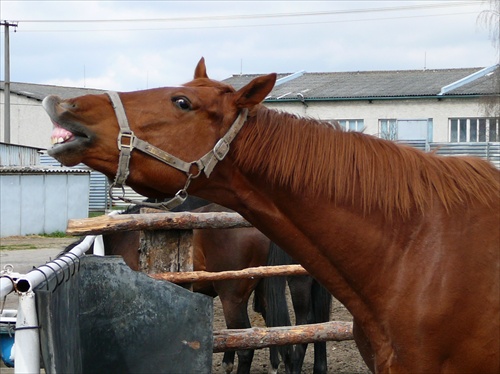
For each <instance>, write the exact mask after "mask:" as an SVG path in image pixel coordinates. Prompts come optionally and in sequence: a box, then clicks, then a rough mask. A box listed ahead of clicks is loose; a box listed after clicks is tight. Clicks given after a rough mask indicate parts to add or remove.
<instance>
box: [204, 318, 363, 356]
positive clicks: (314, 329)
mask: <svg viewBox="0 0 500 374" xmlns="http://www.w3.org/2000/svg"><path fill="white" fill-rule="evenodd" d="M353 339H354V338H353V335H352V323H351V322H339V321H332V322H325V323H315V324H310V325H299V326H291V327H290V326H287V327H268V328H262V327H253V328H250V329H241V330H235V329H231V330H220V331H214V347H213V351H214V353H217V352H225V351H234V350H241V349H260V348H266V347H271V346H275V345H288V344H301V343H314V342H326V341H343V340H353Z"/></svg>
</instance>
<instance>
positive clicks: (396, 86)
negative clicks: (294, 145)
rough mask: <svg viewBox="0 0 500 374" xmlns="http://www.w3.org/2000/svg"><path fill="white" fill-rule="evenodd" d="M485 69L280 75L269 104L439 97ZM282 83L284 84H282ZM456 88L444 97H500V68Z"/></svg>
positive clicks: (244, 79) (236, 81)
mask: <svg viewBox="0 0 500 374" xmlns="http://www.w3.org/2000/svg"><path fill="white" fill-rule="evenodd" d="M482 70H483V68H463V69H438V70H393V71H356V72H333V73H307V72H303V73H296V75H297V77H296V78H294V79H290V80H286V77H287V76H289V75H290V74H278V81H277V85H276V86H275V87H274V89H273V90H272V92H271V93H270V95H269V96H268V98H267V99H266V101H277V100H283V101H284V100H293V101H296V100H298V96H297V94H299V93H300V94H302V95H303V97H304V98H305V99H306V100H307V99H309V100H342V99H367V98H370V99H377V98H380V99H383V98H408V97H427V96H438V95H439V94H440V92H441V90H442V88H443V87H446V86H448V85H451V84H453V83H457V82H459V81H460V80H462V79H463V78H466V77H469V76H471V75H473V74H475V73H477V72H481V71H482ZM257 76H259V75H258V74H244V75H234V76H232V77H231V78H228V79H225V80H224V82H225V83H228V84H230V85H232V86H233V87H235V88H236V89H239V88H241V87H243V86H244V85H245V84H247V83H248V82H250V80H252V79H253V78H255V77H257ZM280 79H282V80H283V81H285V82H283V83H282V84H279V83H280ZM460 83H461V82H459V83H458V84H457V86H456V87H454V86H452V87H451V88H450V90H449V91H447V92H446V93H444V94H443V96H444V97H450V96H456V95H460V96H462V95H492V94H493V95H495V94H496V95H498V94H500V66H499V65H495V66H493V67H490V68H488V69H484V71H483V72H482V73H479V74H475V75H473V76H472V77H470V78H469V79H467V80H465V81H464V82H462V84H460Z"/></svg>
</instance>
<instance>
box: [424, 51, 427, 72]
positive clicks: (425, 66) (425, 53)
mask: <svg viewBox="0 0 500 374" xmlns="http://www.w3.org/2000/svg"><path fill="white" fill-rule="evenodd" d="M425 70H427V51H425V52H424V71H425Z"/></svg>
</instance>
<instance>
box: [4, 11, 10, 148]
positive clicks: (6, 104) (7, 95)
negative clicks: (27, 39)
mask: <svg viewBox="0 0 500 374" xmlns="http://www.w3.org/2000/svg"><path fill="white" fill-rule="evenodd" d="M4 26H5V45H4V54H5V66H4V68H5V77H4V81H5V82H4V85H5V88H4V95H3V96H4V121H3V132H4V137H3V141H4V142H5V143H7V144H8V143H10V53H9V50H10V45H9V44H10V43H9V26H10V23H9V22H7V21H6V22H5V23H4Z"/></svg>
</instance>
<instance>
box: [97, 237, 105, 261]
mask: <svg viewBox="0 0 500 374" xmlns="http://www.w3.org/2000/svg"><path fill="white" fill-rule="evenodd" d="M94 255H96V256H104V255H105V253H104V240H103V239H102V235H97V236H96V237H95V240H94Z"/></svg>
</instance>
